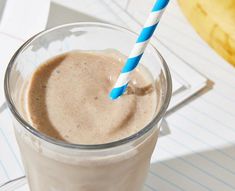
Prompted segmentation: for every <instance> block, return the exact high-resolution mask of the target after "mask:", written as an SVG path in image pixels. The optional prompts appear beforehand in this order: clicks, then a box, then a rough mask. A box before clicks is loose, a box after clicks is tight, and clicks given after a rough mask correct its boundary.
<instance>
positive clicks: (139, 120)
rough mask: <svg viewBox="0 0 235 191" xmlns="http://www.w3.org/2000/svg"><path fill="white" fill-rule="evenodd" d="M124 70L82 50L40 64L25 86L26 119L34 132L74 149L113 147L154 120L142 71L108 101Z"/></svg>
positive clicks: (147, 82)
mask: <svg viewBox="0 0 235 191" xmlns="http://www.w3.org/2000/svg"><path fill="white" fill-rule="evenodd" d="M122 66H123V60H122V59H120V58H119V59H118V58H115V57H113V56H109V55H108V54H103V53H99V52H93V53H92V52H81V51H73V52H69V53H66V54H62V55H59V56H57V57H54V58H52V59H50V60H48V61H47V62H45V63H43V64H42V65H41V66H40V67H39V68H38V69H37V70H36V71H35V72H34V74H33V75H32V78H31V80H30V84H29V87H28V95H27V100H26V102H27V107H28V108H27V115H28V118H29V120H30V122H31V123H32V125H33V127H35V128H37V129H38V130H39V131H40V132H42V133H44V134H47V135H49V136H51V137H54V138H56V139H60V140H63V141H66V142H70V143H78V144H101V143H108V142H113V141H116V140H119V139H122V138H125V137H128V136H130V135H132V134H134V133H136V132H138V131H139V130H141V129H142V128H143V127H145V125H147V124H148V122H150V121H151V119H152V118H153V115H154V112H155V108H156V103H155V100H156V95H155V92H154V91H153V88H152V86H151V79H149V76H148V75H146V73H145V71H144V70H143V69H141V68H140V69H137V70H136V71H135V72H134V73H133V74H132V76H131V83H130V86H129V88H128V90H127V92H126V94H125V95H123V96H121V97H120V98H119V99H117V100H111V99H110V98H109V96H108V95H109V92H110V90H111V89H112V87H113V84H114V83H115V81H116V79H117V77H118V74H119V72H120V70H121V68H122Z"/></svg>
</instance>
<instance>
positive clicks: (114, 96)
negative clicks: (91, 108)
mask: <svg viewBox="0 0 235 191" xmlns="http://www.w3.org/2000/svg"><path fill="white" fill-rule="evenodd" d="M127 85H128V84H125V85H124V86H121V87H117V88H113V89H112V91H111V92H110V94H109V97H110V99H111V100H115V99H117V98H119V97H120V96H121V95H122V94H123V93H124V92H125V91H126V88H127Z"/></svg>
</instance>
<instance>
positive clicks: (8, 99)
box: [4, 22, 172, 150]
mask: <svg viewBox="0 0 235 191" xmlns="http://www.w3.org/2000/svg"><path fill="white" fill-rule="evenodd" d="M69 26H77V27H85V26H87V27H101V28H107V27H108V28H111V29H115V30H118V31H121V32H124V33H129V35H132V36H133V35H134V36H136V37H138V34H137V33H135V32H133V31H131V30H129V29H126V28H125V27H122V26H118V25H113V24H106V23H102V22H75V23H69V24H64V25H59V26H56V27H53V28H50V29H46V30H43V31H41V32H39V33H37V34H36V35H34V36H33V37H31V38H30V39H28V40H27V41H26V42H25V43H23V44H22V45H21V47H20V48H19V49H18V50H17V51H16V52H15V54H14V55H13V56H12V58H11V60H10V61H9V64H8V66H7V69H6V72H5V78H4V92H5V98H6V102H7V105H8V107H9V109H10V111H11V113H12V114H13V116H14V118H15V119H16V120H17V121H18V122H19V123H20V124H21V125H22V126H23V127H24V128H25V129H26V130H27V131H28V132H30V133H32V134H33V135H35V136H36V137H38V138H41V139H42V140H44V141H46V142H49V143H51V144H54V145H57V146H62V147H66V148H72V149H83V150H97V149H107V148H112V147H116V146H120V145H123V144H126V143H129V142H131V141H134V140H137V139H138V138H140V137H142V136H143V135H146V133H147V132H149V131H150V130H151V129H153V127H154V126H155V125H157V123H158V122H159V121H160V120H161V119H162V117H163V116H164V114H165V112H166V110H167V107H168V105H169V103H170V99H171V94H172V81H171V75H170V71H169V68H168V66H167V64H166V62H165V60H164V58H163V57H162V56H161V54H160V53H159V51H158V50H157V49H156V48H155V47H154V46H153V45H152V43H149V46H151V47H152V48H153V49H154V51H156V53H157V54H158V57H159V58H160V60H161V64H162V69H163V70H164V72H165V75H166V84H167V87H166V94H165V97H164V99H163V105H162V106H161V108H160V110H159V112H158V113H157V115H156V116H155V117H154V118H153V119H152V120H151V121H150V122H149V123H148V124H147V125H145V127H143V128H142V129H141V130H140V131H138V132H136V133H135V134H133V135H130V136H128V137H125V138H123V139H120V140H117V141H113V142H109V143H102V144H89V145H86V144H74V143H68V142H64V141H61V140H57V139H55V138H52V137H50V136H48V135H45V134H43V133H41V132H39V131H38V130H37V129H35V128H33V127H32V126H31V125H30V124H29V123H28V122H27V121H26V120H25V119H24V118H23V117H22V116H21V115H20V113H19V112H18V110H17V109H16V107H15V104H14V102H13V100H12V97H11V95H10V88H9V86H10V85H9V79H10V75H11V68H12V67H13V66H14V64H15V60H16V58H17V56H18V55H19V54H20V53H21V51H22V50H24V48H25V47H27V46H28V45H30V43H31V42H32V41H33V40H35V39H37V38H39V37H40V36H42V35H44V34H46V33H48V32H51V31H54V30H57V29H60V28H64V27H69Z"/></svg>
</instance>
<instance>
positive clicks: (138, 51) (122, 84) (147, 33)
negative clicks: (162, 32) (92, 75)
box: [110, 0, 169, 100]
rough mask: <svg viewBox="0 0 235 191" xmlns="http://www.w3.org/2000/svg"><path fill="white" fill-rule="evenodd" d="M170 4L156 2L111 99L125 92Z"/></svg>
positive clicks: (111, 93) (112, 92)
mask: <svg viewBox="0 0 235 191" xmlns="http://www.w3.org/2000/svg"><path fill="white" fill-rule="evenodd" d="M168 2H169V0H157V1H156V2H155V4H154V6H153V8H152V11H151V13H150V14H149V16H148V19H147V21H146V22H145V25H144V28H143V29H142V31H141V33H140V35H139V37H138V39H137V41H136V43H135V45H134V47H133V49H132V51H131V53H130V55H129V57H128V59H127V61H126V63H125V65H124V67H123V68H122V71H121V74H120V75H119V77H118V79H117V81H116V84H115V86H114V88H113V89H112V90H111V92H110V98H111V99H113V100H114V99H117V98H118V97H119V96H121V95H122V94H123V93H124V92H125V90H126V88H127V86H128V82H129V80H130V78H129V76H130V73H131V72H132V71H133V70H134V69H135V68H136V66H137V65H138V63H139V61H140V59H141V57H142V55H143V53H144V50H145V48H146V46H147V45H148V42H149V40H150V38H151V37H152V35H153V33H154V31H155V29H156V27H157V25H158V23H159V21H160V18H161V16H162V14H163V12H164V10H165V8H166V6H167V4H168Z"/></svg>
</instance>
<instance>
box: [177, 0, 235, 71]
mask: <svg viewBox="0 0 235 191" xmlns="http://www.w3.org/2000/svg"><path fill="white" fill-rule="evenodd" d="M178 1H179V4H180V7H181V9H182V11H183V12H184V14H185V15H186V17H187V18H188V20H189V21H190V22H191V23H192V25H193V26H194V28H195V29H196V31H197V32H198V33H199V35H200V36H201V37H202V38H203V39H204V40H206V41H207V42H208V43H209V44H210V46H211V47H212V48H214V49H215V50H216V51H217V52H218V53H219V54H220V55H221V56H223V57H224V58H225V59H226V60H227V61H228V62H230V63H231V64H233V65H234V66H235V0H178Z"/></svg>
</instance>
